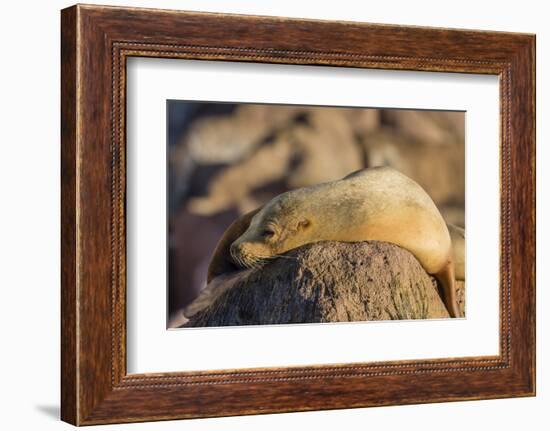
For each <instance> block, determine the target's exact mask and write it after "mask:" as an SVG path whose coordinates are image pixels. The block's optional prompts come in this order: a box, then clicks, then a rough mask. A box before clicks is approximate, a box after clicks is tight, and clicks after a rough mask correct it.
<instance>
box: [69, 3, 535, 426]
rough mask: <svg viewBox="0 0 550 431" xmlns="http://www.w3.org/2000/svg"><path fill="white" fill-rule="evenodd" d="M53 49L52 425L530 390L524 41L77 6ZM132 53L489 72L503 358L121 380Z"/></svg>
mask: <svg viewBox="0 0 550 431" xmlns="http://www.w3.org/2000/svg"><path fill="white" fill-rule="evenodd" d="M61 50H62V64H61V74H62V76H61V82H62V93H61V107H62V112H61V122H62V124H61V129H62V134H61V137H62V148H61V160H62V165H61V169H62V175H61V176H62V183H61V184H62V187H61V188H62V202H61V205H62V216H61V217H62V219H61V226H62V247H61V253H62V295H61V306H62V307H61V308H62V324H61V340H62V344H61V358H62V361H61V367H62V368H61V376H62V377H61V388H62V390H61V417H62V419H63V420H65V421H67V422H70V423H72V424H75V425H88V424H101V423H113V422H137V421H148V420H163V419H178V418H193V417H210V416H228V415H240V414H256V413H272V412H288V411H306V410H320V409H339V408H351V407H366V406H382V405H390V404H412V403H426V402H441V401H451V400H473V399H482V398H483V399H488V398H503V397H515V396H532V395H534V394H535V103H534V102H535V37H534V35H528V34H512V33H500V32H486V31H466V30H448V29H435V28H422V27H402V26H391V25H374V24H360V23H351V22H328V21H312V20H296V19H284V18H271V17H253V16H239V15H218V14H206V13H195V12H193V13H188V12H178V11H163V10H147V9H132V8H118V7H102V6H81V5H78V6H73V7H71V8H68V9H65V10H63V11H62V26H61ZM131 56H143V57H164V58H183V59H198V60H205V61H208V60H223V61H240V62H257V63H260V62H261V63H284V64H300V65H331V66H342V67H355V68H375V69H393V70H415V71H441V72H461V73H477V74H492V75H498V76H499V78H500V108H501V110H500V120H501V121H500V127H501V129H500V139H501V142H500V154H501V196H500V205H501V216H500V226H501V228H500V239H501V242H500V246H501V250H500V256H501V258H500V354H499V355H498V356H494V357H493V356H490V357H460V358H442V359H434V360H413V361H398V362H396V361H392V362H380V363H363V364H361V363H359V364H358V363H353V364H339V365H327V366H303V367H284V368H266V369H238V370H227V371H209V370H205V371H203V372H178V373H157V374H127V372H126V350H125V344H126V320H125V316H126V302H125V298H126V284H125V283H126V271H125V270H126V267H125V263H126V262H125V252H126V248H125V190H126V175H125V151H126V138H125V98H126V86H125V83H126V78H125V77H126V70H125V65H126V59H127V58H128V57H131ZM498 222H499V221H498V220H495V223H498Z"/></svg>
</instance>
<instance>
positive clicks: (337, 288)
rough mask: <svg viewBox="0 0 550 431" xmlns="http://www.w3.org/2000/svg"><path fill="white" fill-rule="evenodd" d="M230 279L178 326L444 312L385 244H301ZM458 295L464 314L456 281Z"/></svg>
mask: <svg viewBox="0 0 550 431" xmlns="http://www.w3.org/2000/svg"><path fill="white" fill-rule="evenodd" d="M237 280H238V281H236V282H235V283H234V285H233V286H231V287H230V288H227V289H224V288H219V287H218V288H217V289H219V291H220V292H221V293H220V294H218V295H212V296H211V300H210V303H209V305H207V306H206V308H203V309H202V310H201V311H198V312H197V313H196V314H194V315H193V316H192V317H191V320H190V321H189V322H187V323H186V324H185V325H184V326H186V327H204V326H229V325H260V324H289V323H322V322H351V321H366V320H396V319H398V320H403V319H434V318H446V317H449V314H448V313H447V310H446V309H445V306H444V304H443V302H442V300H441V297H440V295H439V293H438V288H437V285H436V283H435V281H434V279H433V278H432V277H430V276H429V275H428V274H427V273H426V272H425V271H424V270H423V268H422V267H421V266H420V264H419V263H418V261H417V260H416V259H415V257H414V256H413V255H412V254H410V253H409V252H408V251H406V250H404V249H402V248H400V247H397V246H395V245H393V244H388V243H384V242H375V241H372V242H361V243H342V242H320V243H315V244H308V245H305V246H303V247H300V248H298V249H296V250H292V251H290V252H288V253H287V254H286V255H285V258H279V259H276V260H274V261H272V262H271V263H270V264H269V265H267V266H264V267H263V268H261V269H257V270H254V271H251V272H249V273H248V274H247V275H246V276H245V277H241V278H238V279H237ZM457 294H458V295H457V296H458V298H459V300H460V308H461V311H462V313H464V303H463V298H464V285H463V283H458V285H457ZM199 299H200V298H199Z"/></svg>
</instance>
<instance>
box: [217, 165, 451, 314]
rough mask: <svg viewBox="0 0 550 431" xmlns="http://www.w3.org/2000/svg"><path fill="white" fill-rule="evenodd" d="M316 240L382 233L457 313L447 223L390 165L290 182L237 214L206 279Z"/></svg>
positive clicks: (377, 236)
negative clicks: (308, 182)
mask: <svg viewBox="0 0 550 431" xmlns="http://www.w3.org/2000/svg"><path fill="white" fill-rule="evenodd" d="M318 241H344V242H357V241H385V242H389V243H393V244H396V245H398V246H400V247H402V248H404V249H406V250H408V251H410V252H411V253H412V254H413V255H414V256H415V257H416V258H417V259H418V261H419V262H420V264H421V265H422V267H423V268H424V269H425V270H426V272H427V273H428V274H431V275H433V276H434V277H435V278H436V279H437V281H438V282H439V283H440V284H441V286H442V290H443V299H444V302H445V306H446V307H447V310H448V311H449V314H450V315H451V317H458V316H459V315H460V313H459V309H458V305H457V301H456V293H455V269H454V263H453V249H452V243H451V237H450V234H449V229H448V227H447V224H446V223H445V221H444V220H443V217H442V216H441V214H440V212H439V210H438V209H437V207H436V206H435V204H434V202H433V201H432V199H431V198H430V196H428V194H427V193H426V192H425V191H424V189H422V187H420V186H419V185H418V184H417V183H416V182H414V181H413V180H412V179H410V178H408V177H407V176H405V175H403V174H401V173H400V172H398V171H396V170H394V169H392V168H389V167H377V168H369V169H363V170H359V171H356V172H354V173H352V174H350V175H348V176H346V177H344V178H343V179H341V180H337V181H331V182H327V183H321V184H317V185H314V186H309V187H303V188H300V189H296V190H291V191H289V192H285V193H283V194H281V195H279V196H276V197H275V198H273V199H272V200H271V201H270V202H268V203H267V204H266V205H264V206H263V207H262V208H258V209H256V210H254V211H252V212H250V213H248V214H246V215H244V216H242V217H241V218H240V219H238V220H237V221H235V222H234V223H233V224H232V225H231V226H230V227H229V228H228V229H227V231H226V232H225V233H224V235H223V236H222V238H221V240H220V242H219V243H218V246H217V247H216V250H215V252H214V255H213V257H212V259H211V262H210V265H209V269H208V281H209V282H210V281H211V280H212V279H213V278H214V277H216V276H218V275H221V274H224V273H227V272H230V271H234V270H237V269H243V268H255V267H259V266H261V265H263V264H265V263H267V262H269V260H270V259H274V258H277V257H280V256H281V255H282V254H283V253H285V252H287V251H289V250H292V249H294V248H297V247H299V246H301V245H304V244H309V243H313V242H318Z"/></svg>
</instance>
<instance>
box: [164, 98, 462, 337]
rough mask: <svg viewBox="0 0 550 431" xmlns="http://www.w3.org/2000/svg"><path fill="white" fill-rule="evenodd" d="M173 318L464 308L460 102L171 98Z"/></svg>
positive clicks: (258, 321) (227, 320)
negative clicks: (408, 104) (451, 106)
mask: <svg viewBox="0 0 550 431" xmlns="http://www.w3.org/2000/svg"><path fill="white" fill-rule="evenodd" d="M166 127H167V131H166V136H167V143H166V145H167V179H166V181H167V200H166V201H167V206H168V208H167V214H168V216H167V217H168V223H167V226H168V228H167V233H166V234H167V244H168V264H167V265H168V268H167V270H168V271H167V272H168V277H167V298H168V301H167V302H168V304H167V327H168V328H169V329H174V328H199V327H224V326H241V325H276V324H300V323H306V324H307V323H309V324H313V323H336V322H364V321H387V320H416V319H447V318H464V317H465V316H466V313H465V309H466V307H465V297H466V294H465V273H466V268H465V266H466V265H465V251H466V246H465V112H463V111H442V110H439V111H437V110H419V109H390V108H376V107H364V108H363V107H345V106H311V105H281V104H258V103H228V102H223V103H222V102H212V101H186V100H168V101H167V104H166Z"/></svg>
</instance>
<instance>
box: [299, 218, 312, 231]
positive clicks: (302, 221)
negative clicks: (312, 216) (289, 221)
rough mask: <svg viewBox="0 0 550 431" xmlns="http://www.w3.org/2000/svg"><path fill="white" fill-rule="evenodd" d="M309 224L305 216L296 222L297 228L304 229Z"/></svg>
mask: <svg viewBox="0 0 550 431" xmlns="http://www.w3.org/2000/svg"><path fill="white" fill-rule="evenodd" d="M310 224H311V222H310V221H309V220H308V219H307V218H304V219H302V220H300V221H299V222H298V229H299V230H303V229H306V228H307V227H309V225H310Z"/></svg>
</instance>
